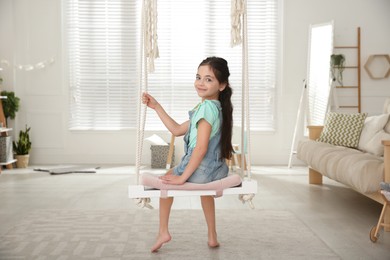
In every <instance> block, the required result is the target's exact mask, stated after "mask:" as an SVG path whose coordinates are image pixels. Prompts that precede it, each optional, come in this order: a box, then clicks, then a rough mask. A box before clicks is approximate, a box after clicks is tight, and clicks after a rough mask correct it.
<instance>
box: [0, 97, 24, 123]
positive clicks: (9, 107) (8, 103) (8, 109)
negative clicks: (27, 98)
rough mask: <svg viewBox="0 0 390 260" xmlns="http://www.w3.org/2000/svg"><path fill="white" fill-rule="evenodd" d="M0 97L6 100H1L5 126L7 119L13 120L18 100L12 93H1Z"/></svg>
mask: <svg viewBox="0 0 390 260" xmlns="http://www.w3.org/2000/svg"><path fill="white" fill-rule="evenodd" d="M0 95H1V96H6V97H7V98H6V99H3V100H2V104H3V111H4V117H5V120H6V125H8V122H7V121H8V118H11V119H14V118H15V115H16V112H18V110H19V101H20V98H18V97H17V96H15V93H14V92H13V91H5V90H4V91H1V94H0Z"/></svg>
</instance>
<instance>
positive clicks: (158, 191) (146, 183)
mask: <svg viewBox="0 0 390 260" xmlns="http://www.w3.org/2000/svg"><path fill="white" fill-rule="evenodd" d="M141 184H142V185H129V198H164V197H186V196H208V195H210V196H215V197H220V196H222V195H232V194H256V193H257V181H255V180H243V181H242V180H241V177H240V176H239V175H238V174H232V175H229V176H227V177H226V178H223V179H221V180H217V181H213V182H209V183H204V184H198V183H190V182H186V183H184V184H182V185H172V184H164V183H163V182H162V180H161V179H159V178H158V176H157V175H151V174H142V175H141Z"/></svg>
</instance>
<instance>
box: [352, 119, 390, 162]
mask: <svg viewBox="0 0 390 260" xmlns="http://www.w3.org/2000/svg"><path fill="white" fill-rule="evenodd" d="M388 119H389V114H382V115H378V116H369V117H367V118H366V120H365V122H364V126H363V130H362V133H361V134H360V140H359V145H358V149H359V150H361V151H364V152H368V153H372V154H374V155H377V156H383V149H384V148H383V145H382V139H381V138H383V139H386V138H388V137H389V136H390V135H389V134H386V133H385V132H384V130H383V129H384V127H385V125H386V123H387V121H388ZM386 135H387V136H386Z"/></svg>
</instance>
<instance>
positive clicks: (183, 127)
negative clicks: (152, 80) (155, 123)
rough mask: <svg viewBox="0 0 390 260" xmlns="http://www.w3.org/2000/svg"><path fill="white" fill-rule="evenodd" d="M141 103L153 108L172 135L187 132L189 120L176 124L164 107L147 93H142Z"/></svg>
mask: <svg viewBox="0 0 390 260" xmlns="http://www.w3.org/2000/svg"><path fill="white" fill-rule="evenodd" d="M142 103H144V104H146V105H147V106H148V107H149V108H151V109H154V111H156V113H157V115H158V116H159V117H160V119H161V121H162V122H163V123H164V125H165V127H166V128H167V129H168V130H169V131H170V132H171V133H172V134H173V135H174V136H181V135H184V134H185V133H186V132H187V129H188V127H189V122H190V121H189V120H187V121H186V122H184V123H182V124H178V123H177V122H176V121H175V120H173V119H172V117H170V116H169V115H168V113H167V112H166V111H165V110H164V108H163V107H162V106H161V105H160V103H158V102H157V100H156V99H155V98H154V97H153V96H151V95H149V94H148V93H143V94H142Z"/></svg>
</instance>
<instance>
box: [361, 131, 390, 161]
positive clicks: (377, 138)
mask: <svg viewBox="0 0 390 260" xmlns="http://www.w3.org/2000/svg"><path fill="white" fill-rule="evenodd" d="M382 140H390V134H388V133H386V132H385V131H383V130H381V131H379V132H378V133H376V134H375V135H374V136H373V138H372V139H371V140H369V141H368V142H367V143H366V144H365V145H364V146H363V148H364V150H363V151H366V152H368V153H371V154H374V155H376V156H383V154H384V147H383V144H382Z"/></svg>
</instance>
